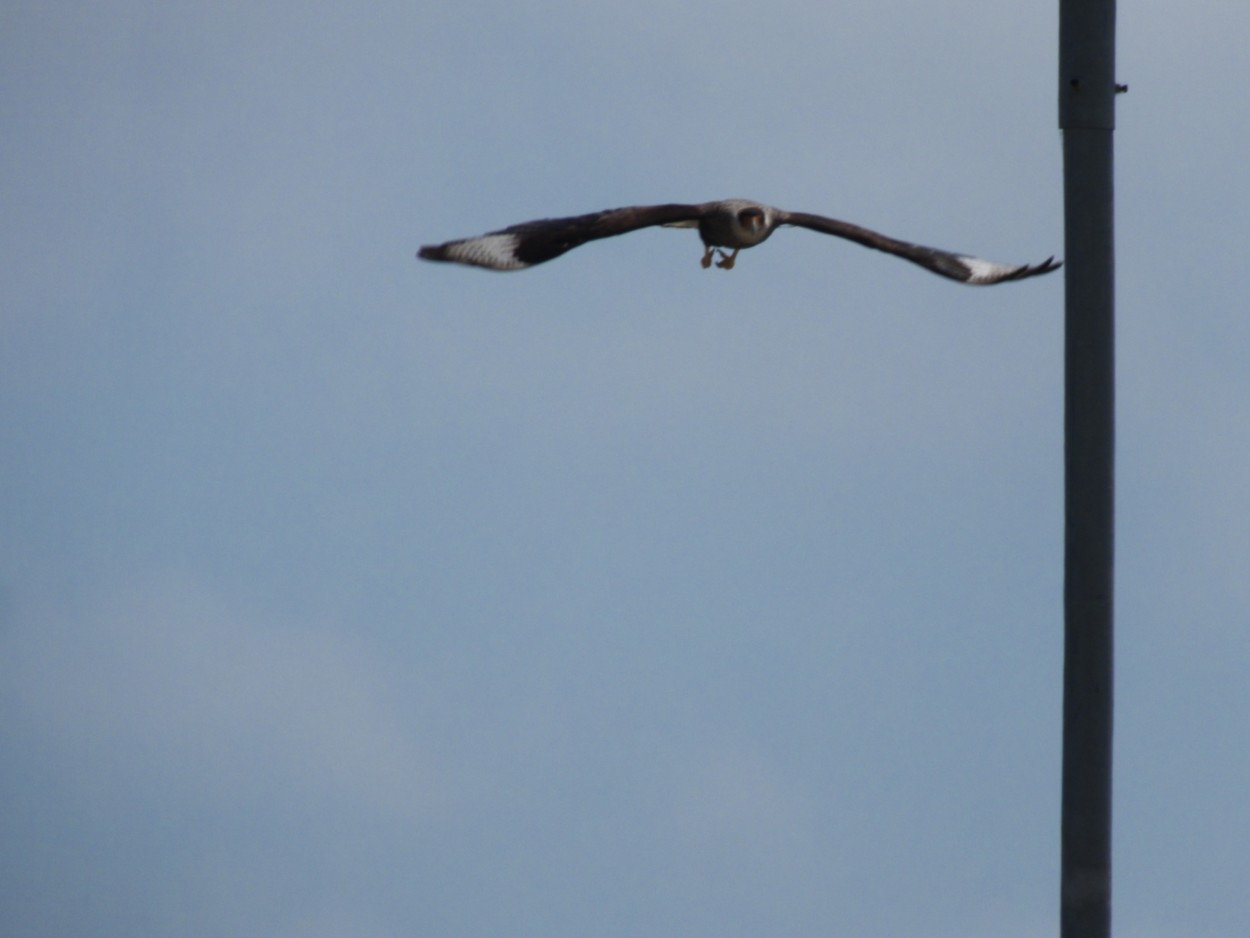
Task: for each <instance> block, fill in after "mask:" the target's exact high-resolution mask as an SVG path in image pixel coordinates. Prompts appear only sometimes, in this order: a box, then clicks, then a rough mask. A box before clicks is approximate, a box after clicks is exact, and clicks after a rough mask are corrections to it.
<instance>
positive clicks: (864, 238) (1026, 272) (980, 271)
mask: <svg viewBox="0 0 1250 938" xmlns="http://www.w3.org/2000/svg"><path fill="white" fill-rule="evenodd" d="M780 223H781V224H783V225H798V226H799V227H801V228H810V229H811V230H813V231H819V232H822V233H824V234H829V235H834V236H835V237H838V238H846V239H848V240H850V241H854V242H856V243H857V244H862V245H864V246H865V247H870V248H875V249H876V250H878V251H885V252H886V253H888V254H894V255H896V256H897V257H902V258H905V259H906V260H909V261H911V262H912V263H913V264H919V265H920V266H921V267H924V268H926V269H928V270H931V271H933V272H934V273H935V274H940V275H941V276H943V277H949V278H950V279H951V280H958V281H959V282H960V283H967V284H971V285H973V286H988V285H989V284H993V283H1002V282H1003V281H1005V280H1023V279H1024V278H1026V277H1036V276H1037V275H1038V274H1048V273H1050V272H1051V271H1052V270H1057V269H1058V268H1059V267H1061V266H1063V261H1057V260H1055V259H1054V257H1048V258H1046V260H1044V261H1042V262H1041V263H1040V264H1018V265H1012V264H999V263H997V262H995V261H987V260H985V259H983V258H980V257H971V256H969V255H967V254H956V253H954V252H952V251H943V250H941V249H940V248H930V247H925V246H924V245H921V244H912V243H911V242H909V241H900V240H898V239H897V238H891V237H889V236H887V235H883V234H881V233H880V232H876V231H871V230H869V229H868V228H861V227H860V226H859V225H852V224H851V223H850V222H845V221H839V220H838V219H836V218H826V217H825V216H824V215H811V214H809V213H807V212H784V213H782V217H781V219H780Z"/></svg>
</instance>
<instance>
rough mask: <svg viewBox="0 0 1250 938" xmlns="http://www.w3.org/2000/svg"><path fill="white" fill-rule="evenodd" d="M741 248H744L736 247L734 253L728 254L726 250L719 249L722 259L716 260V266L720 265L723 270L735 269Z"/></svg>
mask: <svg viewBox="0 0 1250 938" xmlns="http://www.w3.org/2000/svg"><path fill="white" fill-rule="evenodd" d="M740 250H742V249H741V248H734V251H733V253H732V254H726V253H725V252H724V251H718V252H717V253H718V254H720V260H718V261H717V262H716V266H717V267H719V268H720V269H721V270H733V269H734V260H735V259H737V257H738V252H739V251H740Z"/></svg>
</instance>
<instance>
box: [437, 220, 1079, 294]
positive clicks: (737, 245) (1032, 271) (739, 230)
mask: <svg viewBox="0 0 1250 938" xmlns="http://www.w3.org/2000/svg"><path fill="white" fill-rule="evenodd" d="M656 225H660V226H663V227H665V228H697V229H699V237H700V238H702V239H703V259H702V260H701V261H700V263H701V264H702V265H703V267H704V268H707V267H711V266H712V261H713V259H715V261H716V266H717V267H719V268H721V269H722V270H732V269H733V266H734V262H735V261H736V260H737V259H738V252H739V251H741V250H742V249H743V248H750V247H755V245H757V244H759V243H761V242H762V241H764V240H765V239H767V238H768V236H769V235H771V234H772V233H773V232H774V231H776V230H777V229H778V228H780V227H781V226H782V225H795V226H798V227H800V228H810V229H811V230H812V231H819V232H821V233H822V234H828V235H833V236H835V237H838V238H846V239H848V240H850V241H854V242H856V243H857V244H862V245H864V246H865V247H870V248H875V249H876V250H878V251H885V252H886V253H887V254H894V255H895V256H897V257H901V258H904V259H905V260H909V261H911V262H912V263H914V264H919V265H920V266H921V267H924V268H926V269H928V270H931V271H933V272H934V273H935V274H940V275H941V276H943V277H949V278H950V279H951V280H958V281H959V282H960V283H967V284H973V285H977V286H981V285H988V284H992V283H1002V282H1003V281H1005V280H1023V279H1024V278H1026V277H1035V276H1037V275H1038V274H1048V273H1050V272H1051V271H1052V270H1056V269H1057V268H1058V267H1059V266H1060V265H1062V263H1063V262H1062V261H1056V260H1055V259H1054V257H1048V258H1047V259H1046V260H1044V261H1042V262H1041V263H1040V264H1022V265H1013V264H999V263H995V262H994V261H987V260H983V259H982V258H979V257H971V256H969V255H967V254H956V253H953V252H951V251H943V250H939V249H938V248H929V247H924V246H923V245H920V244H912V243H910V242H908V241H900V240H898V239H897V238H891V237H888V236H886V235H883V234H880V233H878V232H876V231H870V230H869V229H867V228H861V227H860V226H859V225H852V224H851V223H850V222H844V221H838V220H837V219H836V218H826V217H825V216H824V215H812V214H809V213H807V212H787V211H786V210H785V209H780V208H773V207H772V206H771V205H764V204H762V203H760V202H750V201H748V200H746V199H725V200H722V201H719V202H703V203H700V204H698V205H679V204H668V205H634V206H630V207H628V208H614V209H608V210H606V211H603V212H591V213H590V214H589V215H574V216H572V217H570V218H542V219H539V220H538V221H527V222H522V223H521V224H519V225H511V226H509V227H507V228H501V229H500V230H499V231H492V232H489V233H488V234H484V235H481V236H479V237H477V238H463V239H460V240H458V241H448V242H446V243H444V244H433V245H426V246H425V247H423V248H421V250H420V251H418V252H417V256H418V257H420V258H423V259H425V260H427V261H449V262H452V263H456V264H468V265H470V266H473V267H485V268H487V269H489V270H523V269H525V268H526V267H533V266H534V265H535V264H542V263H544V262H545V261H549V260H552V259H553V258H556V257H559V256H560V255H561V254H563V253H565V252H566V251H571V250H572V249H573V248H575V247H579V246H580V245H583V244H585V243H586V242H588V241H597V240H599V239H600V238H611V237H614V236H615V235H622V234H625V233H626V232H630V231H637V230H638V229H639V228H650V227H653V226H656Z"/></svg>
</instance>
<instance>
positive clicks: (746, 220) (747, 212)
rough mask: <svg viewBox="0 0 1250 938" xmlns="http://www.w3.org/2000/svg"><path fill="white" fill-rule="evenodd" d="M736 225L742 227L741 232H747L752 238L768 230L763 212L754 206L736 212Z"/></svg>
mask: <svg viewBox="0 0 1250 938" xmlns="http://www.w3.org/2000/svg"><path fill="white" fill-rule="evenodd" d="M738 224H739V225H741V226H742V229H743V231H748V232H750V233H751V235H752V236H753V237H759V236H760V235H761V234H763V233H764V231H765V230H767V228H768V219H767V218H766V217H765V216H764V210H763V209H762V208H759V207H758V206H755V205H749V206H747V207H746V208H744V209H741V210H740V211H739V212H738Z"/></svg>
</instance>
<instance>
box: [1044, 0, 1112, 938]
mask: <svg viewBox="0 0 1250 938" xmlns="http://www.w3.org/2000/svg"><path fill="white" fill-rule="evenodd" d="M1114 70H1115V0H1060V2H1059V126H1060V128H1061V129H1062V130H1063V172H1064V241H1065V245H1064V269H1065V272H1066V273H1065V295H1064V301H1065V310H1066V312H1065V339H1064V344H1065V349H1064V368H1065V385H1064V392H1065V405H1064V470H1065V472H1064V485H1065V518H1064V520H1065V534H1064V596H1063V599H1064V672H1063V798H1062V812H1063V816H1062V822H1061V826H1062V830H1061V834H1060V839H1061V857H1060V936H1061V938H1108V936H1109V935H1110V934H1111V741H1112V713H1113V710H1112V703H1113V698H1112V686H1113V673H1114V672H1113V651H1114V642H1113V636H1114V633H1113V616H1112V598H1113V592H1112V589H1113V582H1112V569H1113V547H1114V465H1115V462H1114V461H1115V345H1114V342H1115V296H1114V276H1113V275H1114V253H1113V248H1114V240H1113V234H1114V219H1113V204H1114V202H1113V186H1112V183H1113V158H1112V157H1113V151H1112V131H1113V130H1114V127H1115V95H1116V92H1117V90H1121V89H1118V88H1117V86H1116V84H1115V71H1114Z"/></svg>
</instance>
